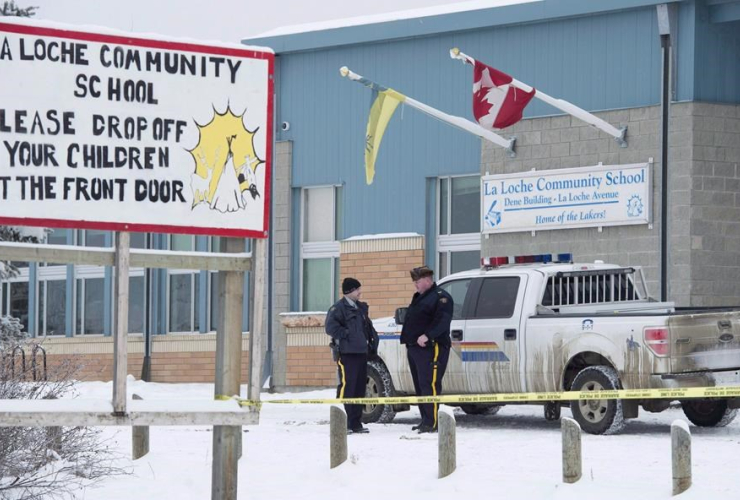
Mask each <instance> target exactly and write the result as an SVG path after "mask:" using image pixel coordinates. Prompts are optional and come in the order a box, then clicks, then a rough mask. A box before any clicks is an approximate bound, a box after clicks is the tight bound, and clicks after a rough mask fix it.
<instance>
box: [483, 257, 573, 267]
mask: <svg viewBox="0 0 740 500" xmlns="http://www.w3.org/2000/svg"><path fill="white" fill-rule="evenodd" d="M551 262H557V263H560V264H563V263H572V262H573V254H572V253H559V254H549V253H542V254H537V255H516V256H514V262H513V263H514V264H533V263H542V264H549V263H551ZM511 263H512V262H511V259H509V257H484V258H482V259H481V260H480V264H481V267H484V268H493V267H499V266H505V265H507V264H511Z"/></svg>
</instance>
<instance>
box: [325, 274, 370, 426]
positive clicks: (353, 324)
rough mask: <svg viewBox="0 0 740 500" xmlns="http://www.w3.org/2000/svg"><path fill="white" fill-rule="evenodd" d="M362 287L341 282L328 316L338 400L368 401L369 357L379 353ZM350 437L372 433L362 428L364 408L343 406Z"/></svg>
mask: <svg viewBox="0 0 740 500" xmlns="http://www.w3.org/2000/svg"><path fill="white" fill-rule="evenodd" d="M361 286H362V285H361V284H360V282H359V281H357V280H356V279H354V278H345V280H344V281H343V282H342V292H343V293H344V297H342V298H341V299H340V300H339V301H338V302H337V303H336V304H334V305H333V306H332V307H331V309H329V312H328V313H327V315H326V325H325V328H326V333H327V334H329V335H330V336H331V338H332V343H333V345H334V351H335V353H336V361H337V375H338V379H339V383H338V385H337V397H338V398H362V397H365V387H366V386H367V356H368V353H369V352H373V351H375V352H377V347H378V335H377V333H376V332H375V329H374V328H373V325H372V322H371V321H370V319H369V317H368V312H369V307H368V305H367V304H366V303H365V302H360V297H361V296H362V290H361ZM344 408H345V411H346V412H347V428H348V430H349V431H350V432H351V433H354V434H364V433H367V432H369V430H368V429H367V428H366V427H363V425H362V405H344Z"/></svg>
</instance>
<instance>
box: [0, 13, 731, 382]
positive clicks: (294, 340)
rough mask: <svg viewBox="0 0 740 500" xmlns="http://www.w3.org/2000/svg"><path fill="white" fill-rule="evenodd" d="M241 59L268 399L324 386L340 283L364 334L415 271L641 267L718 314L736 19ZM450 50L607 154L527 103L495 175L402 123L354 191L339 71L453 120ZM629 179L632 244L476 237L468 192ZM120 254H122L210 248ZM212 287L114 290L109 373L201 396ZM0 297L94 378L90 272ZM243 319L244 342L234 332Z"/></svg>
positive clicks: (417, 39) (101, 277)
mask: <svg viewBox="0 0 740 500" xmlns="http://www.w3.org/2000/svg"><path fill="white" fill-rule="evenodd" d="M243 42H244V43H246V44H249V45H263V46H268V47H271V48H273V49H274V50H275V52H276V55H277V57H276V72H275V80H276V81H275V92H276V95H275V98H276V113H275V124H274V126H275V137H276V143H275V148H274V152H275V154H274V158H273V170H272V172H273V177H272V186H273V196H272V207H271V209H272V220H271V224H270V240H269V249H270V255H269V263H270V264H269V279H268V281H269V297H268V300H267V307H268V324H266V325H263V326H262V331H263V333H265V334H266V335H267V336H268V338H269V342H268V346H269V351H268V360H269V362H268V364H267V366H268V369H269V374H270V376H271V379H270V380H271V385H272V386H273V387H274V388H275V389H277V390H284V389H296V388H301V387H315V386H331V385H334V384H335V367H334V365H333V363H332V362H331V356H330V353H329V349H328V346H327V344H328V337H327V336H326V334H325V333H324V332H323V317H324V315H323V313H324V311H326V310H327V309H328V307H329V306H330V305H331V304H332V302H333V301H334V300H336V299H337V297H338V295H339V293H340V290H339V283H340V282H341V279H342V278H343V277H345V276H354V277H355V278H357V279H359V280H360V281H361V282H362V283H363V289H364V292H365V293H364V300H366V301H367V302H368V303H369V304H370V310H371V315H372V316H373V317H374V318H379V317H385V316H391V315H392V314H393V311H394V310H395V308H396V307H400V306H403V305H406V304H407V303H408V301H409V299H410V297H411V295H412V293H413V286H412V284H411V282H410V279H409V278H408V270H409V269H410V268H413V267H416V266H418V265H422V264H426V265H428V266H430V267H432V268H434V269H435V270H436V272H437V276H438V277H444V276H446V275H447V274H449V273H454V272H457V271H461V270H466V269H470V268H474V267H478V266H479V261H480V258H481V256H498V255H522V254H538V253H558V252H572V253H573V254H574V256H575V260H576V261H585V262H588V261H594V260H596V259H600V260H604V261H606V262H612V263H616V264H621V265H625V266H642V267H643V268H644V270H645V273H646V276H647V279H648V284H649V286H650V288H651V290H652V292H653V295H654V296H656V297H657V298H660V295H661V291H664V292H665V298H666V299H667V300H672V301H675V302H676V304H677V305H678V306H713V305H740V168H738V164H740V1H728V0H680V1H675V2H661V1H651V0H603V1H599V2H593V1H589V0H540V1H524V2H512V3H511V4H505V3H497V4H496V6H493V7H481V4H480V3H479V2H476V3H462V4H459V5H452V6H449V7H436V8H429V9H422V10H417V11H409V12H404V13H396V14H393V15H381V16H371V17H367V18H362V19H354V20H344V21H337V22H326V23H320V24H316V25H304V26H297V27H286V28H281V29H278V30H274V31H273V32H269V33H265V34H264V35H261V36H258V37H254V38H250V39H247V40H244V41H243ZM453 47H459V48H460V49H461V50H462V51H463V52H465V53H467V54H469V55H471V56H473V57H475V58H477V59H479V60H481V61H482V62H485V63H486V64H489V65H491V66H493V67H495V68H497V69H500V70H501V71H504V72H506V73H508V74H510V75H512V76H513V77H515V78H517V79H518V80H520V81H523V82H526V83H528V84H530V85H532V86H534V87H536V88H538V89H541V90H542V91H544V92H546V93H547V94H549V95H551V96H554V97H557V98H561V99H564V100H567V101H569V102H571V103H573V104H575V105H577V106H579V107H581V108H583V109H585V110H587V111H589V112H592V113H594V114H595V115H597V116H599V117H600V118H603V119H604V120H606V121H607V122H609V123H611V124H612V125H614V126H617V127H622V126H626V127H627V143H628V147H626V148H622V147H620V145H619V144H618V143H617V142H616V141H615V140H614V139H613V138H612V137H610V136H608V135H606V134H605V133H603V132H601V131H599V130H597V129H595V128H593V127H590V126H588V125H587V124H585V123H584V122H582V121H580V120H578V119H575V118H573V117H571V116H569V115H565V114H563V113H562V112H561V111H559V110H557V109H555V108H553V107H551V106H549V105H547V104H544V103H542V102H539V101H537V100H536V99H535V100H533V101H532V103H531V104H530V105H529V106H528V107H527V108H526V110H525V117H524V120H522V121H521V122H519V123H517V124H516V125H514V126H512V127H510V128H508V129H505V130H503V131H501V132H500V134H501V135H503V136H504V137H507V138H508V137H510V136H515V137H516V149H515V151H516V156H515V157H510V156H509V155H508V154H507V151H506V150H504V149H503V148H501V147H499V146H495V145H493V144H491V143H489V142H487V141H483V140H481V139H479V138H478V137H475V136H473V135H471V134H469V133H466V132H464V131H461V130H459V129H456V128H454V127H451V126H450V125H448V124H445V123H442V122H440V121H437V120H434V119H432V118H430V117H428V116H426V115H423V114H421V113H419V112H417V111H415V110H413V109H411V108H409V107H408V106H403V105H402V106H401V107H399V109H398V110H397V111H396V113H395V115H394V117H393V118H392V120H391V121H390V124H389V126H388V128H387V130H386V132H385V136H384V139H383V142H382V147H381V148H380V153H379V156H378V160H377V164H376V174H375V180H374V182H373V183H372V184H371V185H367V184H366V181H365V171H364V163H363V160H364V148H365V134H366V127H367V119H368V112H369V108H370V104H371V100H372V97H373V96H372V93H371V92H370V90H368V89H366V88H364V87H362V86H360V85H358V84H356V83H352V82H350V81H348V80H347V79H346V78H342V77H341V76H340V74H339V69H340V68H341V67H343V66H347V67H349V68H350V69H351V70H353V71H355V72H356V73H358V74H361V75H363V76H365V77H367V78H369V79H372V80H373V81H375V82H378V83H380V84H382V85H385V86H388V87H391V88H393V89H396V90H398V91H399V92H402V93H403V94H405V95H407V96H409V97H412V98H414V99H416V100H418V101H421V102H423V103H426V104H428V105H430V106H432V107H434V108H437V109H439V110H442V111H444V112H446V113H449V114H452V115H457V116H461V117H464V118H466V119H471V120H472V119H473V117H472V110H471V101H472V70H471V67H470V66H463V65H462V64H461V63H460V62H459V61H456V60H453V59H451V58H450V56H449V50H450V49H451V48H453ZM666 47H670V50H667V49H666ZM664 54H665V56H664ZM664 89H665V95H666V96H667V99H666V100H664V99H662V96H663V91H664ZM663 123H666V124H667V131H668V132H667V134H663V133H662V131H663ZM664 158H665V159H666V161H665V165H666V167H667V171H668V176H667V178H666V180H665V182H664V180H663V175H662V169H663V166H664ZM643 162H645V163H648V162H649V163H650V164H651V165H652V166H651V170H650V172H651V175H652V179H651V185H652V197H651V199H650V200H646V203H648V204H649V205H650V208H651V220H650V221H649V222H647V223H645V224H639V225H629V226H604V227H598V226H596V225H594V226H593V227H587V228H579V229H561V230H548V231H536V232H532V231H529V230H528V231H522V232H510V233H504V234H492V235H488V236H486V235H482V234H481V213H482V212H481V176H485V175H487V174H501V173H523V172H528V171H531V170H533V169H535V170H537V171H541V170H551V169H564V168H571V167H586V166H594V165H598V164H600V163H601V164H603V165H616V166H618V165H627V164H633V163H643ZM663 193H666V194H667V210H665V211H664V210H663V208H662V204H663V201H662V200H663V197H662V195H663ZM134 239H135V246H137V247H140V248H144V247H146V248H157V249H178V250H200V251H209V250H212V249H216V248H218V245H219V239H218V238H206V237H189V236H170V235H161V234H149V235H143V234H141V235H136V236H135V237H134ZM49 242H50V243H62V244H80V245H88V246H110V245H111V244H112V236H111V235H110V234H109V233H105V232H97V231H72V230H67V231H59V230H57V231H55V232H54V233H53V234H52V235H51V237H50V241H49ZM215 282H216V275H215V274H214V273H209V272H205V271H204V272H200V271H198V272H186V271H176V272H175V271H166V270H162V271H159V270H156V271H154V270H151V271H148V270H144V269H140V270H136V271H135V272H132V277H131V296H132V306H131V311H130V318H129V325H130V330H131V332H132V334H135V335H132V336H131V340H130V352H131V353H132V354H131V355H130V357H129V363H130V366H129V368H130V371H131V373H133V374H134V375H136V376H137V377H138V376H139V374H140V366H141V356H143V354H142V353H143V352H144V351H143V348H144V344H145V342H144V339H145V338H146V335H145V334H146V333H147V332H148V333H149V334H151V335H152V336H153V342H152V380H153V381H164V382H185V381H192V382H196V381H199V382H209V381H211V380H213V367H214V363H213V360H214V353H215V333H214V331H215V323H214V317H215V315H214V311H215V309H214V308H215V307H217V304H216V303H215V301H214V297H216V294H214V293H213V290H214V289H215V288H214V286H215ZM247 288H248V285H247ZM0 293H1V294H2V295H1V302H2V312H3V314H5V313H10V314H12V315H14V316H17V317H20V318H21V319H22V320H23V322H24V325H25V326H26V328H27V330H28V331H29V333H31V334H32V335H33V336H35V337H39V338H44V342H45V343H44V346H45V347H47V350H48V351H49V353H50V355H51V356H58V355H66V354H71V353H76V354H82V355H83V356H84V357H85V358H86V359H87V360H88V361H89V363H88V368H86V375H87V376H89V377H96V378H100V379H106V378H109V377H110V372H111V369H112V350H113V347H112V338H111V336H110V335H111V327H112V315H111V313H112V276H111V270H110V269H105V268H88V267H80V266H55V265H53V264H45V265H35V264H31V265H28V266H25V267H24V268H23V272H22V274H21V276H20V277H18V278H16V279H13V280H11V281H9V282H5V283H3V284H2V291H1V292H0ZM244 321H245V331H246V329H247V326H246V325H247V324H248V318H247V315H246V313H245V318H244ZM247 345H248V342H247V335H246V334H245V341H244V346H245V348H246V346H247Z"/></svg>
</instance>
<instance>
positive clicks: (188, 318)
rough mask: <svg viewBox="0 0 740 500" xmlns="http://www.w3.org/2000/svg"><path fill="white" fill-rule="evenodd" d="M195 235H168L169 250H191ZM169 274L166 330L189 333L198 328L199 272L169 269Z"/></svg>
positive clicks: (193, 246)
mask: <svg viewBox="0 0 740 500" xmlns="http://www.w3.org/2000/svg"><path fill="white" fill-rule="evenodd" d="M194 249H195V237H194V236H189V235H183V234H173V235H171V236H170V250H174V251H178V252H191V251H193V250H194ZM168 274H169V282H168V285H169V293H168V297H169V327H168V329H167V331H168V332H177V333H183V332H186V333H191V332H197V331H199V330H200V311H199V309H200V308H199V307H198V298H199V293H200V272H199V271H192V270H187V269H170V270H169V271H168Z"/></svg>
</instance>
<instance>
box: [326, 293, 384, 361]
mask: <svg viewBox="0 0 740 500" xmlns="http://www.w3.org/2000/svg"><path fill="white" fill-rule="evenodd" d="M355 304H357V307H352V306H351V305H350V303H349V302H347V300H346V299H345V298H344V297H342V298H341V299H339V301H338V302H337V303H336V304H334V305H333V306H332V307H331V309H329V312H328V313H327V315H326V323H325V329H326V333H328V334H329V335H330V336H331V338H332V339H334V341H335V342H336V343H337V344H338V345H339V352H342V353H345V354H365V353H367V352H368V348H369V347H373V346H372V343H373V339H372V338H370V340H368V335H370V336H372V333H371V331H370V330H372V323H370V320H369V319H368V310H369V307H368V305H367V304H366V303H365V302H359V301H358V302H355ZM372 332H374V330H372ZM368 343H370V346H368Z"/></svg>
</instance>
